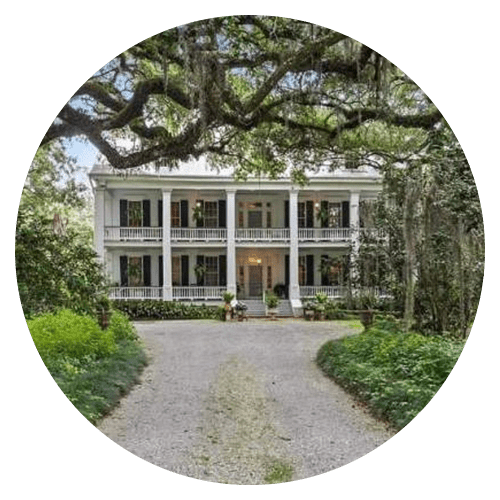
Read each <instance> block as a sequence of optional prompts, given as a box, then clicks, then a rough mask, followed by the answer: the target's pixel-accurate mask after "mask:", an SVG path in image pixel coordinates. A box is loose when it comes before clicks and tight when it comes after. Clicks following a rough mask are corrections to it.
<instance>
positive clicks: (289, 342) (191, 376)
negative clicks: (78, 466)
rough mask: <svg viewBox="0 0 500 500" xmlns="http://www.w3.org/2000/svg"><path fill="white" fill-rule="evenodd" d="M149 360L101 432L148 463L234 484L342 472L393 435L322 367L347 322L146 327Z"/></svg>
mask: <svg viewBox="0 0 500 500" xmlns="http://www.w3.org/2000/svg"><path fill="white" fill-rule="evenodd" d="M136 327H137V331H138V333H139V335H140V337H141V338H142V339H143V341H144V343H145V345H146V348H147V350H148V353H149V357H150V364H149V366H148V367H147V368H146V369H145V371H144V373H143V375H142V383H141V384H139V385H138V386H136V387H135V388H134V389H133V390H132V391H131V392H130V394H128V395H127V396H126V397H125V398H124V399H123V400H122V401H121V403H120V405H119V406H118V407H117V408H116V409H115V410H114V411H113V412H112V413H111V414H110V415H108V416H107V417H106V418H105V419H103V420H102V421H101V422H100V424H99V425H98V428H99V429H100V430H101V431H102V432H103V433H104V434H106V435H107V436H108V437H109V438H110V439H112V440H113V441H115V442H116V443H118V444H119V445H121V446H122V447H123V448H125V449H126V450H128V451H130V452H131V453H134V454H135V455H137V456H138V457H141V458H143V459H144V460H147V461H148V462H151V463H152V464H155V465H157V466H160V467H163V468H165V469H167V470H170V471H172V472H177V473H179V474H183V475H186V476H190V477H194V478H197V479H203V480H207V481H216V482H220V483H231V484H263V483H266V482H280V481H284V480H290V479H292V480H295V479H302V478H306V477H310V476H314V475H317V474H321V473H324V472H328V471H330V470H333V469H336V468H338V467H340V466H342V465H345V464H347V463H349V462H352V461H353V460H355V459H357V458H359V457H361V456H363V455H365V454H366V453H368V452H370V451H372V450H373V449H375V448H376V447H377V446H379V445H380V444H382V443H384V442H385V441H386V440H387V439H389V438H390V437H392V435H393V434H394V433H393V432H392V431H390V430H388V429H387V428H386V427H385V426H384V425H383V424H382V423H380V422H378V421H377V420H375V419H373V418H372V417H371V416H370V415H369V414H368V413H367V412H366V410H365V409H364V408H363V407H362V406H361V405H358V404H356V402H355V401H354V399H353V398H352V397H351V396H349V395H348V394H346V393H345V392H344V391H343V390H342V389H341V388H340V387H338V386H337V385H336V384H335V383H334V382H332V381H331V380H329V379H328V378H326V377H325V376H324V375H323V374H322V372H321V371H320V370H319V369H318V368H317V367H316V365H315V363H314V358H315V355H316V352H317V351H318V349H319V347H320V346H321V345H322V344H323V343H324V342H326V341H327V340H329V339H333V338H340V337H342V336H345V335H347V334H350V333H353V332H354V331H355V330H353V329H352V328H351V327H349V326H348V325H347V324H342V323H340V322H311V323H305V322H304V321H302V320H292V319H290V320H281V321H275V322H269V321H264V320H253V321H252V320H250V321H248V322H245V323H221V322H216V321H158V322H138V323H136Z"/></svg>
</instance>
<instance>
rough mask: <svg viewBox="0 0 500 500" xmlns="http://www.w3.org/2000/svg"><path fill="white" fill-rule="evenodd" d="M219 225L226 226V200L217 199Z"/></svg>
mask: <svg viewBox="0 0 500 500" xmlns="http://www.w3.org/2000/svg"><path fill="white" fill-rule="evenodd" d="M219 227H226V200H219Z"/></svg>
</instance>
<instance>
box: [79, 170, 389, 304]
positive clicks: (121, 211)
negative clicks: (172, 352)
mask: <svg viewBox="0 0 500 500" xmlns="http://www.w3.org/2000/svg"><path fill="white" fill-rule="evenodd" d="M184 172H189V173H184ZM89 175H90V179H91V183H92V186H93V190H94V195H95V247H96V251H97V254H98V255H99V257H100V258H101V259H102V260H103V262H104V264H105V268H106V271H107V274H108V276H109V277H110V279H111V283H112V288H111V298H113V299H124V300H126V299H156V300H178V301H187V300H188V301H196V302H205V301H221V294H222V293H223V292H224V291H226V290H229V291H231V292H233V293H234V294H235V295H237V297H238V298H243V299H252V298H253V299H261V300H262V297H263V294H264V293H265V292H266V291H269V290H275V291H276V292H277V293H279V294H280V295H281V296H282V297H284V298H287V299H289V300H290V304H291V306H292V308H293V311H294V312H297V311H298V310H299V309H300V307H301V300H302V299H304V298H307V297H312V296H314V295H315V294H316V293H317V292H324V293H326V294H327V295H329V296H330V297H339V296H341V295H342V293H343V287H342V285H343V283H344V278H345V276H344V271H345V265H343V262H345V259H346V257H348V256H349V255H350V254H351V253H352V252H356V251H357V249H358V248H359V238H360V210H359V207H360V202H361V203H362V201H363V200H372V199H374V198H375V197H376V196H377V193H378V192H379V191H380V189H381V184H380V177H379V176H378V175H377V173H376V172H375V171H372V170H370V169H360V170H347V169H339V170H336V171H334V172H330V171H328V170H319V171H318V172H317V173H315V174H313V175H311V176H310V182H309V184H308V185H307V186H306V187H304V188H299V187H298V186H296V185H294V184H293V183H292V182H291V180H290V179H289V178H281V179H279V180H268V179H257V178H251V179H249V180H247V181H245V182H238V181H235V180H234V178H233V177H232V175H231V172H230V171H220V172H218V171H215V170H210V169H208V168H206V167H204V165H203V164H200V163H198V164H195V165H194V166H193V167H192V168H191V167H189V170H186V169H184V170H183V171H182V172H181V171H179V170H168V169H163V168H162V169H160V170H154V169H152V170H148V169H144V170H140V171H137V172H134V173H128V174H126V175H124V174H122V173H120V172H118V173H117V172H116V171H113V170H112V169H110V168H108V167H103V166H95V167H94V168H93V169H92V171H91V172H90V174H89ZM325 262H328V263H329V264H328V265H327V266H325V265H324V263H325ZM325 267H326V268H327V272H325Z"/></svg>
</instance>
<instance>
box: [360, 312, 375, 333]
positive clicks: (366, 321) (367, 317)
mask: <svg viewBox="0 0 500 500" xmlns="http://www.w3.org/2000/svg"><path fill="white" fill-rule="evenodd" d="M359 319H360V320H361V323H362V325H363V326H364V327H365V330H366V329H368V328H369V327H370V326H371V325H372V323H373V311H371V310H369V309H368V310H366V311H360V313H359Z"/></svg>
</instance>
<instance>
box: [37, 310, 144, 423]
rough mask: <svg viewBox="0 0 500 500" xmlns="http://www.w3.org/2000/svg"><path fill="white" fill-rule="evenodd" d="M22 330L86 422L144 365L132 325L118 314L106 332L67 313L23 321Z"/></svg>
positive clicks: (115, 399)
mask: <svg viewBox="0 0 500 500" xmlns="http://www.w3.org/2000/svg"><path fill="white" fill-rule="evenodd" d="M28 328H29V329H30V332H31V336H32V338H33V341H34V343H35V346H36V347H37V349H38V352H39V353H40V356H41V358H42V360H43V362H44V363H45V365H46V367H47V369H48V370H49V372H50V374H51V375H52V377H53V378H54V380H55V381H56V383H57V384H58V386H59V387H60V389H61V390H62V391H63V393H64V394H65V395H66V397H67V398H68V399H69V400H70V401H71V402H72V403H73V405H74V406H75V407H76V408H77V409H78V410H79V411H80V412H81V413H82V414H83V415H84V416H85V417H86V418H87V419H88V420H89V421H90V422H92V423H95V422H97V420H99V419H100V418H101V417H102V416H104V415H105V414H106V413H108V412H109V411H110V410H111V408H113V406H114V405H115V404H116V403H117V402H118V400H119V398H120V397H121V396H122V395H123V394H125V393H126V392H127V391H128V390H129V389H130V387H131V386H132V385H133V384H135V383H136V382H137V381H138V378H139V375H140V373H141V371H142V368H143V367H144V366H145V364H146V355H145V353H144V350H143V347H142V345H141V343H140V342H139V340H138V337H137V335H136V332H135V329H134V326H133V325H132V323H130V321H129V319H128V318H127V316H125V315H124V314H123V313H121V312H119V311H114V312H112V314H111V317H110V321H109V327H108V328H107V329H106V330H102V329H101V328H100V327H99V325H98V323H97V322H96V320H95V319H93V318H92V317H90V316H83V315H79V314H76V313H74V312H72V311H69V310H62V311H59V312H57V313H48V314H44V315H40V316H38V317H35V318H33V319H31V320H28Z"/></svg>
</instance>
